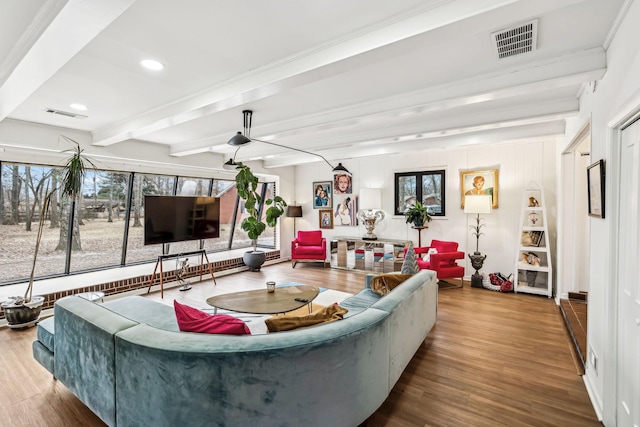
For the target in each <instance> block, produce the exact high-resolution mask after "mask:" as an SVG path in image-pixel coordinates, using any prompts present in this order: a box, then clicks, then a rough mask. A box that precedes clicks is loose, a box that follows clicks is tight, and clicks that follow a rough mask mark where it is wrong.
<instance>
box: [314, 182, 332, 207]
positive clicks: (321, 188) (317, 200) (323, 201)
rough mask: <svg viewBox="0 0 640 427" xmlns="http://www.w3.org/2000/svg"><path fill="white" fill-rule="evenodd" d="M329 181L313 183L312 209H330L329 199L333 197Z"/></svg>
mask: <svg viewBox="0 0 640 427" xmlns="http://www.w3.org/2000/svg"><path fill="white" fill-rule="evenodd" d="M331 187H332V184H331V181H316V182H314V183H313V208H314V209H326V208H331V207H332V205H331V199H332V196H333V191H332V188H331Z"/></svg>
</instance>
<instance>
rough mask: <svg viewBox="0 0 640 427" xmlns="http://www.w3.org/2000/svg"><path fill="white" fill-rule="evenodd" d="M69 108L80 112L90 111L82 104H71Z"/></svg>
mask: <svg viewBox="0 0 640 427" xmlns="http://www.w3.org/2000/svg"><path fill="white" fill-rule="evenodd" d="M69 107H71V108H73V109H74V110H80V111H87V110H88V108H87V106H86V105H82V104H71V105H69Z"/></svg>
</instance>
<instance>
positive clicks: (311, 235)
mask: <svg viewBox="0 0 640 427" xmlns="http://www.w3.org/2000/svg"><path fill="white" fill-rule="evenodd" d="M298 244H300V245H302V246H322V230H314V231H298Z"/></svg>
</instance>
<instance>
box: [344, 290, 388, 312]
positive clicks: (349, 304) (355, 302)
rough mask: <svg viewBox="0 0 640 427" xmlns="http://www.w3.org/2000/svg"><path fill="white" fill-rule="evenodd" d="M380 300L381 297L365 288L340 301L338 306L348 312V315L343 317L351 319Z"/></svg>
mask: <svg viewBox="0 0 640 427" xmlns="http://www.w3.org/2000/svg"><path fill="white" fill-rule="evenodd" d="M380 298H381V296H380V295H379V294H377V293H375V292H373V291H372V290H371V289H369V288H365V289H363V290H361V291H360V292H358V293H357V294H355V295H353V296H350V297H349V298H347V299H345V300H342V301H341V302H340V306H341V307H344V308H346V309H347V310H349V313H348V314H347V315H346V316H345V317H351V316H353V315H355V314H358V313H361V312H363V311H365V310H366V309H367V308H369V307H371V305H372V304H374V303H375V302H376V301H378V300H379V299H380Z"/></svg>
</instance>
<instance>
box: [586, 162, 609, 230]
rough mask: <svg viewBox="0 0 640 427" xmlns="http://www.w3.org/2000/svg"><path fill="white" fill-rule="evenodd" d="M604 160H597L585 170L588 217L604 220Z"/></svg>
mask: <svg viewBox="0 0 640 427" xmlns="http://www.w3.org/2000/svg"><path fill="white" fill-rule="evenodd" d="M604 178H605V174H604V160H598V161H597V162H595V163H593V164H592V165H590V166H589V167H588V168H587V190H588V197H587V199H588V200H589V216H593V217H596V218H604V200H605V197H604V196H605V193H604Z"/></svg>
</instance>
